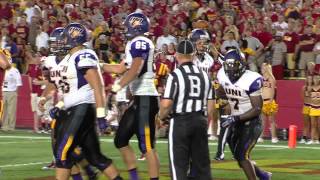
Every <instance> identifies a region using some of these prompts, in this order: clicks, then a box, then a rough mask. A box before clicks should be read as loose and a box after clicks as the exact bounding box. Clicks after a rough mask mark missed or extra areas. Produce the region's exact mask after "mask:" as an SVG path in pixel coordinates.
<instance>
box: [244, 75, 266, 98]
mask: <svg viewBox="0 0 320 180" xmlns="http://www.w3.org/2000/svg"><path fill="white" fill-rule="evenodd" d="M262 83H263V80H262V77H259V78H257V79H256V80H254V81H253V83H252V84H251V85H250V87H249V90H248V91H247V93H248V94H249V95H250V96H260V95H261V93H262V91H261V88H262Z"/></svg>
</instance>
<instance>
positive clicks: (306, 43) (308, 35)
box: [299, 25, 316, 77]
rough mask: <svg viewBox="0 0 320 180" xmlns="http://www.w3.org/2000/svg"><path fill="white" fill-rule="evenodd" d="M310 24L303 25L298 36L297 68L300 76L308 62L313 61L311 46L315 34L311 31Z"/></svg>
mask: <svg viewBox="0 0 320 180" xmlns="http://www.w3.org/2000/svg"><path fill="white" fill-rule="evenodd" d="M312 28H313V27H312V25H307V26H306V27H305V30H304V33H303V34H302V35H301V36H300V43H299V50H300V52H301V54H300V60H299V70H300V76H302V77H305V69H306V67H307V64H308V63H309V62H314V60H315V57H314V53H313V47H314V45H315V43H316V35H315V34H314V33H312Z"/></svg>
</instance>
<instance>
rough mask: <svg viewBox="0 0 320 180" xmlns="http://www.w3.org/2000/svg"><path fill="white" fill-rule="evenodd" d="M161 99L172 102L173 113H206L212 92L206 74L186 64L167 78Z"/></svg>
mask: <svg viewBox="0 0 320 180" xmlns="http://www.w3.org/2000/svg"><path fill="white" fill-rule="evenodd" d="M163 98H164V99H172V100H173V101H174V103H173V108H172V109H173V113H177V114H178V113H190V112H198V111H206V107H207V101H208V99H214V92H213V91H212V86H211V81H210V79H209V77H208V75H207V73H206V72H204V71H202V70H200V69H199V68H198V67H197V66H195V65H194V64H193V63H192V62H186V63H183V64H181V65H180V66H179V67H178V68H176V69H175V70H174V71H173V72H172V73H171V74H170V75H169V76H168V79H167V83H166V87H165V91H164V94H163Z"/></svg>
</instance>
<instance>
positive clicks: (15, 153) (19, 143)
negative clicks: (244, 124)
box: [0, 131, 320, 180]
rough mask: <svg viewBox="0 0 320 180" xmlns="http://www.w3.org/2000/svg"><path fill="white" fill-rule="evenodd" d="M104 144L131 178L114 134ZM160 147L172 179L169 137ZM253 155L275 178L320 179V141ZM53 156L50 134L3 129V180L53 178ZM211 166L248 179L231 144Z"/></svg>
mask: <svg viewBox="0 0 320 180" xmlns="http://www.w3.org/2000/svg"><path fill="white" fill-rule="evenodd" d="M101 145H102V149H103V153H104V154H106V155H108V156H110V157H112V159H114V162H115V164H116V165H117V167H118V168H119V169H120V170H121V174H122V176H123V177H124V178H125V179H128V177H127V173H126V171H125V166H124V164H123V163H122V160H121V159H120V155H119V152H118V151H117V150H116V149H115V148H114V145H113V140H112V137H102V138H101ZM132 145H133V147H135V149H136V152H137V156H139V155H140V154H139V152H138V150H137V143H136V141H133V142H132ZM216 147H217V145H216V142H210V150H211V151H210V152H211V158H213V157H214V154H215V151H216ZM157 150H158V152H159V156H160V161H161V170H160V171H161V176H160V179H162V180H166V179H170V178H169V168H168V155H167V140H166V139H159V140H158V141H157ZM252 159H253V160H255V161H256V162H257V163H258V165H260V166H261V167H262V168H263V169H265V170H268V171H271V172H272V173H273V177H272V179H274V180H292V179H294V180H300V179H301V180H304V179H308V180H319V179H320V145H298V147H297V148H296V149H288V148H287V142H281V143H278V144H276V145H275V144H271V143H270V142H268V141H267V142H266V141H265V142H264V143H262V144H258V145H257V146H256V147H255V149H254V151H253V153H252ZM51 160H52V154H51V149H50V139H49V135H38V134H33V133H31V132H27V131H17V132H9V133H7V132H6V133H5V132H0V180H22V179H50V178H48V177H53V176H54V171H52V170H49V171H43V170H41V167H42V166H43V165H46V164H47V163H49V162H50V161H51ZM138 163H139V170H140V176H141V177H142V179H146V180H147V179H148V176H147V171H146V162H144V161H142V162H141V161H139V162H138ZM211 167H212V173H213V176H214V179H232V180H235V179H245V176H244V174H243V173H242V171H240V170H239V168H238V166H237V164H236V162H234V161H232V160H231V154H230V151H229V149H228V148H227V152H226V160H225V161H223V162H217V161H212V164H211ZM51 179H52V178H51ZM100 179H105V178H103V177H101V178H100Z"/></svg>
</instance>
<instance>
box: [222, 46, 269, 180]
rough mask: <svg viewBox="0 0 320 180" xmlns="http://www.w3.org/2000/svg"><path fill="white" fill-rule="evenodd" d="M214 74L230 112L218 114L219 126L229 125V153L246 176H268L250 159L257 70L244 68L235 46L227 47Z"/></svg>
mask: <svg viewBox="0 0 320 180" xmlns="http://www.w3.org/2000/svg"><path fill="white" fill-rule="evenodd" d="M224 61H225V62H224V64H223V68H221V69H220V70H219V72H218V75H217V78H218V81H219V84H220V85H221V86H220V88H219V89H218V93H222V96H223V95H226V96H227V98H228V101H229V104H230V106H231V115H223V116H221V119H220V120H221V126H222V127H228V126H231V125H233V126H234V132H233V136H232V146H233V156H234V158H235V159H236V160H237V161H238V164H239V166H240V167H241V168H242V169H243V171H244V172H245V174H246V176H247V179H249V180H253V179H256V178H257V177H258V178H259V179H263V180H265V179H270V177H271V173H269V172H265V171H262V170H260V169H259V168H258V167H257V165H256V164H255V163H254V162H253V161H251V160H250V152H251V150H252V149H253V147H254V146H255V144H256V142H257V140H258V138H259V136H260V134H261V132H262V123H261V119H260V114H261V109H262V104H263V100H262V92H261V88H262V83H263V78H262V76H261V75H260V74H258V73H256V72H252V71H249V70H246V68H245V64H244V62H245V60H244V56H243V54H242V53H241V52H239V51H238V50H234V49H232V50H229V51H228V52H227V53H226V54H225V57H224Z"/></svg>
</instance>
